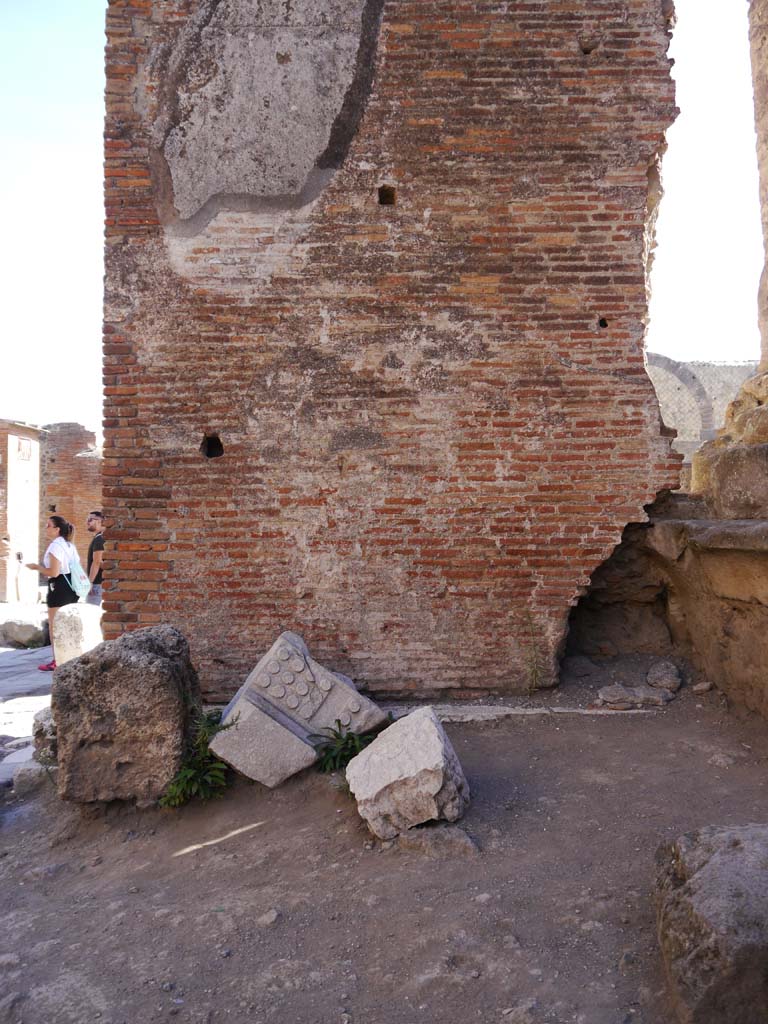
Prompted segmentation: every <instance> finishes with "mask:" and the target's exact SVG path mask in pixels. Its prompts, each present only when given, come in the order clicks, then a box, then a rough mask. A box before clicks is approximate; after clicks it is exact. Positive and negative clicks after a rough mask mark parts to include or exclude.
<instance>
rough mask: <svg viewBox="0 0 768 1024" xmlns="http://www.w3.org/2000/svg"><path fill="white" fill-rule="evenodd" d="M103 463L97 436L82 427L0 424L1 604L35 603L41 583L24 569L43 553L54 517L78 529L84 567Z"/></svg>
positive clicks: (98, 495) (78, 541)
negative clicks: (90, 517) (88, 528)
mask: <svg viewBox="0 0 768 1024" xmlns="http://www.w3.org/2000/svg"><path fill="white" fill-rule="evenodd" d="M101 461H102V460H101V453H100V451H99V450H98V449H97V448H96V438H95V435H94V434H93V432H92V431H90V430H86V429H85V427H82V426H80V424H79V423H52V424H49V425H48V426H46V427H36V426H32V425H31V424H29V423H16V422H14V421H11V420H0V543H1V544H2V547H0V601H23V602H29V603H31V602H34V601H36V600H37V597H38V587H39V579H38V577H37V576H36V575H35V574H34V573H31V572H29V571H28V570H26V569H24V568H22V566H23V563H24V562H29V561H34V562H37V561H38V560H39V558H40V556H41V554H42V552H43V551H44V550H45V546H46V544H47V541H46V538H45V523H46V520H47V517H48V515H49V514H50V513H51V512H58V513H59V514H60V515H63V516H66V518H67V519H69V520H70V521H71V522H73V523H74V524H75V527H76V532H75V538H74V539H75V544H76V546H77V549H78V551H79V553H80V558H81V560H82V561H83V564H85V558H86V556H87V553H88V544H89V541H90V535H89V534H88V533H87V531H86V529H85V517H86V514H87V512H88V511H89V510H90V509H93V508H100V507H101ZM19 554H21V556H22V557H21V559H19V558H18V555H19Z"/></svg>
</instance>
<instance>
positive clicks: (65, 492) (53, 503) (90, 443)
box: [40, 423, 102, 565]
mask: <svg viewBox="0 0 768 1024" xmlns="http://www.w3.org/2000/svg"><path fill="white" fill-rule="evenodd" d="M43 430H44V432H43V434H42V437H41V446H40V506H41V517H40V518H41V526H40V553H41V555H42V553H43V552H44V551H45V548H46V544H47V541H46V538H45V523H46V521H47V517H48V515H49V514H50V513H51V511H52V510H54V509H55V512H56V513H57V514H58V515H61V516H64V518H65V519H68V520H69V521H70V522H71V523H73V524H74V526H75V537H74V543H75V547H76V548H77V550H78V553H79V555H80V560H81V561H82V563H83V565H85V564H86V558H87V555H88V545H89V544H90V541H91V535H90V534H89V533H88V531H87V530H86V526H85V519H86V516H87V515H88V513H89V512H90V511H91V510H92V509H95V508H101V502H102V497H101V464H102V459H101V456H100V453H99V452H98V451H97V449H96V436H95V434H94V433H93V432H92V431H90V430H86V428H85V427H83V426H81V425H80V424H79V423H51V424H48V425H47V426H46V427H44V428H43Z"/></svg>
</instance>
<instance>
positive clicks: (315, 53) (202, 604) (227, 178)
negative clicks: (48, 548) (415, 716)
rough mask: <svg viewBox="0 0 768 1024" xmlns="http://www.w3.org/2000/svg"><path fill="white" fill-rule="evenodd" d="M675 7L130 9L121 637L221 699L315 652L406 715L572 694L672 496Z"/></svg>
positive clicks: (112, 404)
mask: <svg viewBox="0 0 768 1024" xmlns="http://www.w3.org/2000/svg"><path fill="white" fill-rule="evenodd" d="M664 6H666V5H663V4H662V3H661V2H660V0H524V2H520V3H515V4H509V3H501V2H486V0H474V2H467V0H431V2H425V0H388V2H384V3H382V2H381V0H378V2H377V0H365V2H364V0H356V2H355V3H343V4H340V3H339V2H338V0H314V2H312V3H310V2H309V0H307V2H301V3H296V4H290V3H281V2H278V0H260V2H258V3H257V2H256V0H252V2H247V0H200V2H193V0H155V2H152V0H133V2H127V0H112V2H111V3H110V7H109V13H108V26H107V28H108V46H107V73H108V83H107V126H106V206H107V221H106V225H107V298H106V314H105V321H106V322H105V391H106V412H105V416H106V420H105V434H106V442H105V456H106V458H105V470H104V473H105V490H104V495H105V504H106V505H107V507H108V509H109V511H110V513H111V514H113V515H114V519H115V527H114V529H113V530H112V531H111V538H112V541H113V543H114V552H113V557H112V558H111V559H110V560H108V562H107V567H108V572H109V574H110V578H111V581H112V590H111V592H110V593H109V595H108V597H107V601H106V608H107V631H108V633H109V635H115V634H117V633H118V632H120V631H121V630H125V629H132V628H135V627H138V626H141V625H145V624H149V623H153V622H159V621H161V620H162V621H167V622H170V623H172V624H174V625H177V626H178V627H179V628H181V629H182V630H183V631H184V633H185V634H186V635H187V636H188V637H189V639H190V642H191V645H192V650H193V655H194V659H195V662H196V664H197V666H198V667H199V669H200V670H201V675H202V680H203V684H204V687H205V688H206V689H207V692H208V694H209V695H211V696H214V695H217V696H224V695H226V696H229V695H230V694H231V693H232V692H233V690H234V688H235V686H236V685H238V684H239V682H240V681H241V679H242V676H243V673H244V672H245V671H246V670H247V669H248V668H249V667H250V666H252V664H253V663H254V662H255V661H256V658H257V657H258V656H259V654H260V653H261V652H263V650H264V649H265V648H266V647H267V646H268V645H269V644H270V643H271V642H272V640H273V639H274V637H275V635H276V633H277V632H278V631H279V630H280V629H281V628H286V627H290V628H292V629H295V630H297V631H298V632H300V633H302V634H303V635H304V636H305V638H306V639H307V642H308V643H309V645H310V647H311V649H312V651H313V654H315V656H316V657H318V658H319V659H320V660H323V661H325V662H326V663H328V664H330V665H331V666H332V667H334V668H336V669H339V670H342V671H345V672H347V673H349V674H350V675H352V676H353V677H354V678H355V679H357V680H358V681H360V682H362V683H364V684H367V685H368V686H369V687H370V688H372V689H373V690H376V691H378V692H380V693H384V692H404V691H418V692H420V693H424V694H426V693H429V692H435V691H441V690H447V689H451V690H452V691H453V692H454V693H464V692H467V691H471V692H474V693H482V692H487V691H489V690H497V691H498V690H521V689H525V688H527V687H529V686H536V685H545V684H547V683H549V682H551V681H552V679H553V677H554V673H555V667H556V654H557V652H558V649H559V647H560V645H561V642H562V639H563V635H564V631H565V628H566V622H567V617H568V612H569V608H570V605H571V604H572V603H573V602H574V601H575V600H576V598H577V596H578V594H579V592H580V589H581V588H583V587H584V585H585V584H586V583H587V582H588V579H589V576H590V574H591V572H592V571H593V570H594V568H595V567H596V566H597V565H598V564H599V563H600V562H602V561H603V560H604V559H605V558H606V557H607V555H608V554H609V553H610V551H611V550H612V548H613V547H614V545H615V544H616V543H617V542H618V541H619V539H620V537H621V532H622V529H623V527H624V525H625V524H626V523H627V522H628V521H631V520H642V519H643V518H644V512H643V506H644V505H645V504H646V503H648V502H649V501H651V500H652V499H653V497H654V495H655V494H656V492H657V491H659V490H660V489H662V488H665V487H674V486H675V485H676V483H677V479H678V467H679V461H680V460H679V457H678V456H676V455H675V454H673V453H672V452H671V451H670V446H669V439H668V438H666V437H663V436H661V432H660V426H659V411H658V405H657V402H656V398H655V395H654V392H653V388H652V386H651V383H650V380H649V378H648V376H647V375H646V372H645V369H644V366H643V321H644V317H645V315H646V279H645V270H646V259H647V254H648V246H649V238H648V230H647V229H648V222H649V218H650V217H651V215H652V212H653V211H652V206H653V203H654V202H655V197H656V195H657V173H656V155H657V153H658V151H659V149H660V147H661V146H662V144H663V135H664V131H665V129H666V128H667V126H668V125H669V124H670V122H671V120H672V118H673V116H674V110H675V108H674V99H673V89H672V84H671V80H670V76H669V63H668V60H667V57H666V49H667V44H668V33H667V25H666V23H665V19H664V14H663V10H662V8H663V7H664ZM249 54H250V56H249ZM248 112H250V114H249V113H248ZM206 438H207V440H205V439H206ZM207 456H214V457H207Z"/></svg>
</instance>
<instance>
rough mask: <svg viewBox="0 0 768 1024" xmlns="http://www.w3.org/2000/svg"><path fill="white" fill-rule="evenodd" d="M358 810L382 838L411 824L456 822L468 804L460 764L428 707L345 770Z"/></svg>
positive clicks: (393, 727) (387, 731)
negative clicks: (441, 820) (439, 821)
mask: <svg viewBox="0 0 768 1024" xmlns="http://www.w3.org/2000/svg"><path fill="white" fill-rule="evenodd" d="M347 782H348V783H349V788H350V789H351V790H352V793H353V794H354V796H355V799H356V800H357V809H358V811H359V812H360V815H361V817H362V818H364V819H365V821H366V822H367V823H368V827H369V828H370V830H371V831H372V832H373V833H374V835H377V836H378V837H379V838H380V839H393V838H394V837H395V836H397V835H399V834H400V833H402V832H405V831H406V830H407V829H409V828H412V827H413V826H414V825H420V824H422V822H425V821H433V820H439V819H444V820H446V821H456V820H457V819H458V818H460V817H461V816H462V814H463V813H464V811H465V809H466V807H467V806H468V804H469V786H468V785H467V780H466V779H465V778H464V773H463V772H462V770H461V765H460V764H459V759H458V758H457V757H456V754H455V752H454V750H453V747H452V746H451V742H450V740H449V739H448V737H447V736H446V734H445V730H444V729H443V727H442V725H441V724H440V722H439V720H438V718H437V715H436V714H435V712H434V711H433V710H432V708H420V709H419V710H418V711H414V712H413V713H412V714H410V715H407V716H406V717H405V718H401V719H400V720H399V721H397V722H395V723H394V724H393V725H390V727H389V728H388V729H385V730H384V732H382V733H380V735H379V736H377V737H376V739H375V740H374V741H373V743H371V745H370V746H368V747H366V748H365V750H363V751H362V752H361V753H360V754H358V755H357V757H355V758H353V759H352V760H351V761H350V762H349V765H348V766H347Z"/></svg>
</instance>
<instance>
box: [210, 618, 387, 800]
mask: <svg viewBox="0 0 768 1024" xmlns="http://www.w3.org/2000/svg"><path fill="white" fill-rule="evenodd" d="M386 718H387V716H386V714H385V712H383V711H382V710H381V708H379V707H377V706H376V705H375V704H374V703H373V701H370V700H368V699H367V698H366V697H363V696H362V694H360V693H358V692H357V690H356V689H355V685H354V683H353V682H352V680H351V679H348V678H347V676H343V675H341V674H339V673H336V672H331V671H329V670H328V669H326V668H324V667H323V666H322V665H319V664H318V663H317V662H316V661H314V660H313V659H312V658H311V657H310V654H309V650H308V649H307V645H306V644H305V643H304V641H303V640H302V638H301V637H300V636H298V635H297V634H296V633H289V632H286V633H281V634H280V636H279V637H278V638H277V640H276V641H275V643H274V644H273V645H272V646H271V647H270V649H269V650H268V651H267V653H266V654H265V655H264V657H263V658H262V659H261V660H260V661H259V662H258V664H257V665H256V667H255V668H254V670H253V671H252V672H251V674H250V675H249V676H248V678H247V679H246V681H245V682H244V683H243V685H242V686H241V687H240V689H239V690H238V692H237V693H236V694H235V696H234V698H233V699H232V701H230V703H229V705H228V706H227V708H226V709H225V711H224V714H223V715H222V723H223V724H224V725H227V724H229V723H232V724H231V726H230V728H228V729H225V730H224V731H223V732H220V733H218V734H217V735H216V736H215V737H214V738H213V741H212V743H211V750H212V751H213V752H214V753H215V754H216V756H217V757H220V758H221V759H222V761H226V762H227V764H229V765H231V766H232V767H233V768H235V769H236V770H237V771H239V772H241V773H242V774H243V775H246V776H248V778H249V779H255V780H256V781H257V782H261V783H262V784H263V785H265V786H277V785H279V784H280V783H281V782H283V781H284V780H285V779H287V778H288V777H289V776H291V775H295V774H296V772H299V771H301V770H302V769H303V768H307V767H308V766H309V765H311V764H314V762H315V761H316V760H317V753H316V751H315V747H314V745H313V740H314V737H316V736H318V735H322V734H323V731H324V730H327V729H331V728H333V727H334V726H335V725H336V722H339V723H340V724H341V726H342V728H344V729H348V730H350V731H352V732H357V733H363V732H368V731H370V730H371V729H374V728H376V726H378V725H382V724H383V723H384V722H385V721H386Z"/></svg>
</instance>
